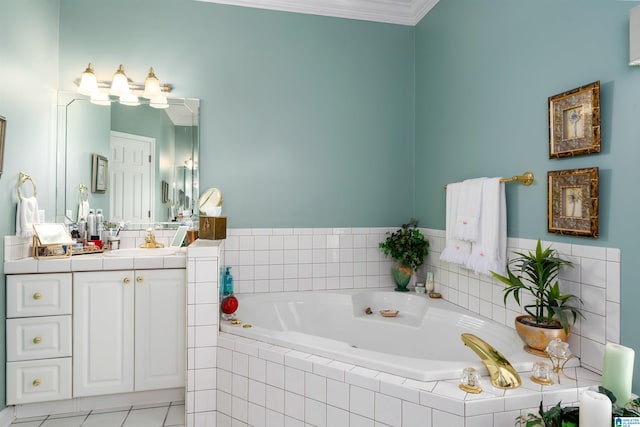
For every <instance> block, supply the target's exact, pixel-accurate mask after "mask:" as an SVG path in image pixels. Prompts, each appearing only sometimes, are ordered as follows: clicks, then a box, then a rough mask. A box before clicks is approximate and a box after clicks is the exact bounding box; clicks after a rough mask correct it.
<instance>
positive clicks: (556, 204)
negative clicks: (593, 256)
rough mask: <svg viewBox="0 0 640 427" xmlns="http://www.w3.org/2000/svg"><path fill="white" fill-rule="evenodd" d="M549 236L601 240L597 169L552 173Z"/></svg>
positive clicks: (549, 190)
mask: <svg viewBox="0 0 640 427" xmlns="http://www.w3.org/2000/svg"><path fill="white" fill-rule="evenodd" d="M547 182H548V193H547V195H548V204H547V214H548V230H549V232H550V233H558V234H569V235H574V236H588V237H593V238H598V168H597V167H595V168H587V169H570V170H561V171H550V172H548V173H547Z"/></svg>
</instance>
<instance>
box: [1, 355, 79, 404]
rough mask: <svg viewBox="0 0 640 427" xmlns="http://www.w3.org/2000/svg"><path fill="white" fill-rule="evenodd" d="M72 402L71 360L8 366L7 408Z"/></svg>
mask: <svg viewBox="0 0 640 427" xmlns="http://www.w3.org/2000/svg"><path fill="white" fill-rule="evenodd" d="M61 399H71V358H70V357H65V358H62V359H46V360H31V361H26V362H9V363H7V405H16V404H20V403H31V402H45V401H49V400H61Z"/></svg>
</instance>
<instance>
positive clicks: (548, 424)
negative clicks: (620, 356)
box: [515, 386, 640, 427]
mask: <svg viewBox="0 0 640 427" xmlns="http://www.w3.org/2000/svg"><path fill="white" fill-rule="evenodd" d="M598 393H602V394H604V395H606V396H607V397H608V398H609V399H610V400H611V402H612V403H614V404H615V402H616V397H615V396H614V395H613V393H611V391H610V390H608V389H606V388H604V387H602V386H600V387H598ZM560 405H561V403H560V402H558V403H557V404H556V405H555V406H553V407H551V408H549V410H547V411H545V410H544V408H543V407H542V401H541V402H540V409H539V410H538V413H537V414H534V413H528V414H527V415H521V416H519V417H517V418H516V423H515V425H516V426H524V427H576V426H578V422H579V420H580V407H578V406H567V407H564V408H563V407H561V406H560ZM615 417H640V398H637V399H634V400H632V401H630V402H629V403H627V404H626V405H625V406H624V407H619V406H615V405H614V406H613V409H612V411H611V419H612V420H613V418H615Z"/></svg>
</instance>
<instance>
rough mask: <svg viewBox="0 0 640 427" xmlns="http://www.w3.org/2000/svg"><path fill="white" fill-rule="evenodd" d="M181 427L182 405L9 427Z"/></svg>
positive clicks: (93, 413)
mask: <svg viewBox="0 0 640 427" xmlns="http://www.w3.org/2000/svg"><path fill="white" fill-rule="evenodd" d="M165 426H173V427H184V402H171V403H165V404H157V405H138V406H129V407H125V408H116V409H101V410H94V411H86V412H78V413H72V414H58V415H45V416H41V417H30V418H18V419H16V420H15V421H14V422H13V423H12V424H11V427H165Z"/></svg>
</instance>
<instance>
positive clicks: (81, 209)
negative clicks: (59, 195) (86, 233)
mask: <svg viewBox="0 0 640 427" xmlns="http://www.w3.org/2000/svg"><path fill="white" fill-rule="evenodd" d="M88 216H89V200H88V199H87V200H80V203H79V204H78V218H76V220H77V221H80V218H84V219H85V220H86V219H87V218H88Z"/></svg>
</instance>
